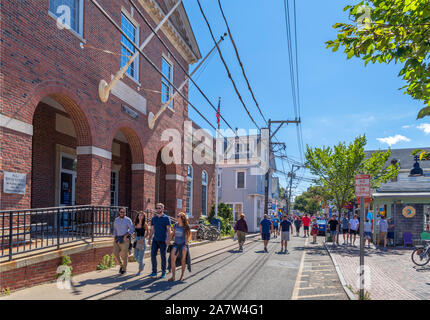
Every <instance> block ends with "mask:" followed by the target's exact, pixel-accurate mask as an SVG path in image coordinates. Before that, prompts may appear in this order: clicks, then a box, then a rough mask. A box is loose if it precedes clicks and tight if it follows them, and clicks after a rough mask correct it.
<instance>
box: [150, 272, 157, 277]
mask: <svg viewBox="0 0 430 320" xmlns="http://www.w3.org/2000/svg"><path fill="white" fill-rule="evenodd" d="M149 276H150V277H152V278H154V277H156V276H157V272H153V273H151V274H150V275H149Z"/></svg>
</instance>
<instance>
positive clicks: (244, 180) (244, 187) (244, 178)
mask: <svg viewBox="0 0 430 320" xmlns="http://www.w3.org/2000/svg"><path fill="white" fill-rule="evenodd" d="M239 172H243V188H238V187H237V180H238V173H239ZM235 187H236V189H238V190H242V189H243V190H244V189H246V170H236V172H235Z"/></svg>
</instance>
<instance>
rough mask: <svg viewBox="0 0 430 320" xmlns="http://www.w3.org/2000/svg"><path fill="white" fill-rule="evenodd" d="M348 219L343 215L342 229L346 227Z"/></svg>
mask: <svg viewBox="0 0 430 320" xmlns="http://www.w3.org/2000/svg"><path fill="white" fill-rule="evenodd" d="M348 224H349V219H348V218H345V217H343V218H342V229H348Z"/></svg>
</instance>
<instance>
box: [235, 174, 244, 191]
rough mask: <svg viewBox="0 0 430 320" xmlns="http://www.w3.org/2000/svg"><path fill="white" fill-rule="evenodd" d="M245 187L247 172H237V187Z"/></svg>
mask: <svg viewBox="0 0 430 320" xmlns="http://www.w3.org/2000/svg"><path fill="white" fill-rule="evenodd" d="M244 187H245V172H238V173H237V188H244Z"/></svg>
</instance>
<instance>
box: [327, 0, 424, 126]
mask: <svg viewBox="0 0 430 320" xmlns="http://www.w3.org/2000/svg"><path fill="white" fill-rule="evenodd" d="M344 11H348V14H349V18H350V20H352V21H354V23H353V24H351V23H336V24H334V25H333V28H335V29H337V32H338V34H337V39H335V40H332V41H327V42H326V44H327V48H331V49H332V50H333V51H337V50H338V49H339V46H343V47H344V52H345V54H346V55H347V58H348V59H350V58H352V57H353V56H356V57H358V58H360V59H362V60H364V64H365V65H367V63H369V62H370V61H371V62H372V63H375V62H379V63H387V64H388V63H391V62H393V61H394V62H395V63H397V62H400V63H402V64H403V68H402V69H401V71H400V73H399V76H401V77H402V78H403V80H405V81H406V83H407V85H405V86H404V87H402V88H400V89H405V88H406V91H405V93H407V94H409V95H410V96H412V97H413V98H414V99H417V100H421V101H423V102H424V104H425V105H426V106H425V107H424V108H422V109H421V111H420V112H419V113H418V116H417V119H421V118H423V117H425V116H429V115H430V62H429V59H430V40H429V39H430V1H428V0H368V1H360V2H359V3H358V4H356V5H348V6H346V7H345V8H344Z"/></svg>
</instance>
